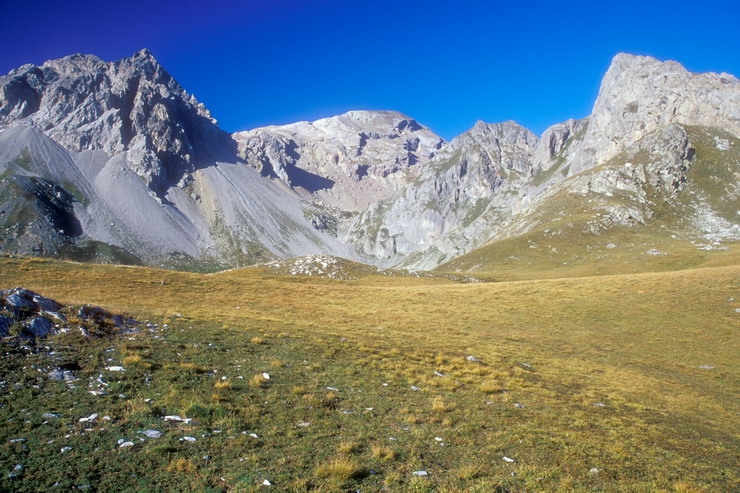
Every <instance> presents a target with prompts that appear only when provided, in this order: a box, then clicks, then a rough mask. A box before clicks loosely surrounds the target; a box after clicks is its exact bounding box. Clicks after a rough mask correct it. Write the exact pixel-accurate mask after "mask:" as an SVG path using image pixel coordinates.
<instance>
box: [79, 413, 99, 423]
mask: <svg viewBox="0 0 740 493" xmlns="http://www.w3.org/2000/svg"><path fill="white" fill-rule="evenodd" d="M97 419H98V413H94V414H91V415H90V416H88V417H87V418H80V419H79V422H80V423H88V422H91V421H95V420H97Z"/></svg>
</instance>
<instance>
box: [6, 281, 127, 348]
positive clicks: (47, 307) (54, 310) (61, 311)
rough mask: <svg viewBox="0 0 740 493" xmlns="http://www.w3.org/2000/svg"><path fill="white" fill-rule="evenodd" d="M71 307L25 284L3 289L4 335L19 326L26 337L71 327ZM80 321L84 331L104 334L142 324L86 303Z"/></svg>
mask: <svg viewBox="0 0 740 493" xmlns="http://www.w3.org/2000/svg"><path fill="white" fill-rule="evenodd" d="M72 313H73V311H72V309H71V307H64V306H63V305H61V304H60V303H57V302H56V301H54V300H52V299H50V298H46V297H44V296H41V295H40V294H38V293H35V292H33V291H30V290H28V289H24V288H13V289H5V290H0V337H7V336H9V335H11V329H12V328H13V327H14V326H16V327H18V331H17V336H18V337H20V338H22V339H36V338H44V337H48V336H50V335H54V334H57V333H59V332H66V331H69V330H70V327H69V325H70V323H68V319H67V317H68V315H70V314H72ZM75 323H76V324H81V325H80V326H79V327H78V328H79V329H80V330H81V331H82V332H83V334H86V335H89V334H90V332H91V331H92V332H93V333H96V334H102V333H106V332H110V331H111V330H112V329H115V330H126V329H128V328H131V327H134V326H136V325H138V322H137V321H136V320H134V319H132V318H125V317H124V316H123V315H114V314H112V313H110V312H109V311H107V310H105V309H103V308H100V307H98V306H92V305H85V306H83V307H82V308H80V310H79V312H78V313H77V316H76V321H75Z"/></svg>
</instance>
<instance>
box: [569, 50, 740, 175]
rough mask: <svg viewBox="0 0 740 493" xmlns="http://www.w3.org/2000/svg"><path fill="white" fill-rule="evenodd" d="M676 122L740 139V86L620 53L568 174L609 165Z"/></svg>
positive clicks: (576, 147) (732, 80) (733, 80)
mask: <svg viewBox="0 0 740 493" xmlns="http://www.w3.org/2000/svg"><path fill="white" fill-rule="evenodd" d="M672 123H675V124H682V125H702V126H707V127H715V128H721V129H724V130H727V131H728V132H730V133H732V134H734V135H740V81H738V79H737V78H735V77H734V76H732V75H730V74H724V73H723V74H715V73H705V74H693V73H691V72H689V71H687V70H686V69H685V68H684V67H683V66H681V65H680V64H679V63H676V62H672V61H667V62H660V61H658V60H656V59H654V58H652V57H647V56H635V55H629V54H625V53H620V54H618V55H617V56H615V57H614V60H613V61H612V63H611V66H610V67H609V70H608V71H607V73H606V75H605V76H604V79H603V81H602V83H601V88H600V89H599V95H598V97H597V99H596V103H595V104H594V107H593V111H592V112H591V115H590V116H589V118H588V129H587V130H586V131H585V132H584V134H583V137H582V139H581V141H580V142H579V143H577V145H572V146H571V148H570V150H569V152H568V153H567V154H566V155H565V159H566V160H567V162H568V163H569V164H570V168H569V171H568V175H569V176H573V175H575V174H578V173H580V172H581V171H583V170H585V169H588V168H590V167H593V166H594V165H597V164H599V163H603V162H606V161H607V160H609V159H611V158H613V157H614V156H617V155H618V154H620V153H622V152H624V151H625V150H627V149H629V148H630V147H631V146H632V145H634V144H635V143H636V142H638V141H639V140H640V139H642V138H643V137H645V136H647V135H649V134H651V133H653V132H655V131H657V130H660V129H661V128H665V127H666V126H668V125H670V124H672Z"/></svg>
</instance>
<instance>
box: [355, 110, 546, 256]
mask: <svg viewBox="0 0 740 493" xmlns="http://www.w3.org/2000/svg"><path fill="white" fill-rule="evenodd" d="M536 143H537V136H535V135H534V134H533V133H532V132H530V131H529V130H527V129H525V128H523V127H521V126H519V125H518V124H516V123H514V122H506V123H501V124H486V123H483V122H478V123H477V124H476V125H475V126H474V127H473V128H472V129H471V130H470V131H468V132H466V133H465V134H463V135H461V136H460V137H457V138H456V139H454V140H453V141H452V142H450V144H448V145H447V146H445V147H444V148H443V150H442V151H441V152H440V153H439V155H437V156H436V157H435V158H434V159H432V160H431V161H430V162H429V163H428V164H427V166H426V167H425V169H424V172H423V174H422V175H420V176H419V177H418V178H417V180H416V181H414V182H413V183H412V184H411V185H409V186H407V187H406V188H404V189H402V190H400V191H399V192H398V193H396V194H395V195H393V196H392V197H390V198H389V199H388V200H387V201H386V202H381V203H379V204H374V205H373V206H371V207H370V208H369V209H368V210H367V211H365V212H364V213H363V214H362V215H361V216H360V217H359V218H358V219H357V220H356V221H355V222H353V223H352V224H351V226H350V228H349V231H348V233H347V236H346V241H347V242H349V243H355V244H359V245H361V248H362V249H363V251H364V252H365V253H367V254H370V255H375V256H379V257H383V258H392V257H394V256H396V255H403V256H406V255H409V254H411V253H413V252H415V251H417V250H419V247H420V246H421V247H423V246H428V245H430V244H432V243H434V242H435V241H437V240H438V239H440V238H443V237H445V236H448V235H450V234H451V233H452V232H454V231H455V230H459V229H460V228H465V227H467V226H469V225H470V224H471V223H472V222H473V221H474V220H475V219H477V217H478V216H479V215H480V214H481V213H483V212H484V211H485V210H486V209H488V208H490V207H496V206H503V207H508V205H507V200H508V196H509V195H508V194H507V192H508V191H510V190H516V189H517V188H518V187H519V186H520V182H522V181H523V180H524V179H525V178H526V177H527V174H528V172H529V166H530V164H529V161H530V159H531V154H532V152H533V150H534V147H535V144H536ZM494 197H497V198H498V197H500V198H501V200H497V201H495V203H492V199H493V198H494ZM451 254H452V253H451Z"/></svg>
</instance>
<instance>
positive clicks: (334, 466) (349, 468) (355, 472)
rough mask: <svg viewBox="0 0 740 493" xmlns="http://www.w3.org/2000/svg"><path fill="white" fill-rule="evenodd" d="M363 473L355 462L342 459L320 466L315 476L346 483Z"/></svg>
mask: <svg viewBox="0 0 740 493" xmlns="http://www.w3.org/2000/svg"><path fill="white" fill-rule="evenodd" d="M362 471H363V469H362V467H360V465H359V464H358V463H357V462H355V461H354V460H352V459H348V458H344V457H340V458H337V459H333V460H331V461H329V462H327V463H325V464H321V465H320V466H318V467H317V468H316V472H315V475H316V476H317V477H319V478H327V479H333V480H337V481H346V480H348V479H351V478H353V477H356V476H359V475H360V474H362Z"/></svg>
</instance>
